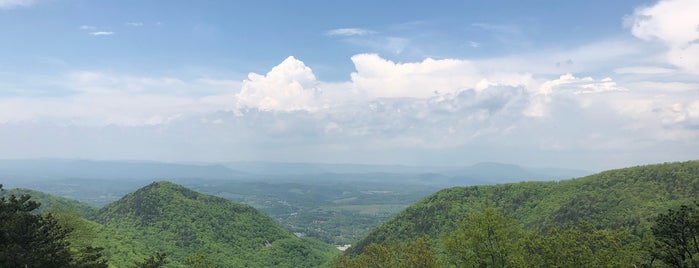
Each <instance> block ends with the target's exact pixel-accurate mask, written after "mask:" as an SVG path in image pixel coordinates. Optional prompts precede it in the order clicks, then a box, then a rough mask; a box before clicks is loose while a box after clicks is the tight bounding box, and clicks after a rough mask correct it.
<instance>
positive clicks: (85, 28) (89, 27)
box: [79, 25, 97, 30]
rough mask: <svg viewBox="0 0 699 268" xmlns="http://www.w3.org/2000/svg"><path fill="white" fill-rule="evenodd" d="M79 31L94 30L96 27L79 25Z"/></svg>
mask: <svg viewBox="0 0 699 268" xmlns="http://www.w3.org/2000/svg"><path fill="white" fill-rule="evenodd" d="M79 28H80V30H96V29H97V27H95V26H92V25H80V27H79Z"/></svg>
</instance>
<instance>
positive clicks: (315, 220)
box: [192, 175, 438, 245]
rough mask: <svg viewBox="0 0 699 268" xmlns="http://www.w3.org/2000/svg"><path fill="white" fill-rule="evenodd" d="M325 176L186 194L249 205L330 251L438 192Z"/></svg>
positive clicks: (210, 186)
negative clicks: (328, 245)
mask: <svg viewBox="0 0 699 268" xmlns="http://www.w3.org/2000/svg"><path fill="white" fill-rule="evenodd" d="M315 176H319V175H315ZM327 176H329V178H327V179H323V178H314V177H312V176H310V177H308V178H304V179H296V180H295V181H289V180H290V179H289V178H286V177H284V178H271V179H266V180H259V181H254V182H252V181H251V182H242V181H207V182H198V183H197V184H196V185H195V186H192V188H193V189H195V190H197V191H199V192H203V193H208V194H212V195H215V196H220V197H223V198H226V199H229V200H232V201H234V202H240V203H245V204H249V205H251V206H253V207H254V208H256V209H258V210H260V211H262V212H264V213H265V214H267V215H269V216H271V217H272V218H273V219H275V220H276V221H277V222H278V223H280V224H281V225H282V226H283V227H285V228H286V229H288V230H291V231H292V232H294V233H298V234H302V235H304V236H306V237H312V238H315V239H318V240H321V241H323V242H325V243H328V244H331V245H345V244H351V243H353V242H355V241H357V240H359V239H360V238H361V237H363V236H364V235H366V234H367V232H369V230H371V229H373V228H374V227H376V226H378V225H379V224H381V223H382V222H384V221H386V220H388V219H389V218H390V217H391V216H393V215H395V214H397V213H399V212H400V211H401V210H403V209H405V208H406V207H408V206H409V205H411V204H413V203H415V202H417V201H418V200H420V199H421V198H423V197H425V196H427V195H429V194H431V193H434V192H435V191H437V190H438V188H436V187H434V186H427V185H424V184H416V183H414V182H405V180H403V179H397V178H391V177H389V178H387V179H385V180H379V181H374V179H375V177H373V176H369V175H353V176H349V175H348V177H342V176H340V175H327ZM332 176H336V177H332ZM363 176H364V177H363ZM374 176H381V175H374ZM383 176H390V175H383ZM355 180H358V181H361V182H356V181H355ZM377 180H378V179H377Z"/></svg>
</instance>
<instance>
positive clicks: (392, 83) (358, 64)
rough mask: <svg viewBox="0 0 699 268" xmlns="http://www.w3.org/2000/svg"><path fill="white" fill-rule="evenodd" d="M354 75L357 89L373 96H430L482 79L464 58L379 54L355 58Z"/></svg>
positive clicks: (453, 91) (459, 88) (451, 90)
mask: <svg viewBox="0 0 699 268" xmlns="http://www.w3.org/2000/svg"><path fill="white" fill-rule="evenodd" d="M352 62H353V63H354V66H355V68H356V72H354V73H352V74H351V77H352V84H353V87H355V89H356V90H358V91H361V92H364V93H366V95H368V96H369V97H370V98H402V97H407V98H429V97H432V96H435V95H439V94H445V93H456V92H458V91H459V90H461V89H465V88H469V87H473V86H475V85H476V83H478V81H479V80H480V79H479V78H480V75H479V74H478V71H477V70H476V68H475V66H474V65H473V64H472V63H471V62H469V61H465V60H451V59H448V60H434V59H430V58H428V59H425V60H424V61H422V62H417V63H395V62H392V61H389V60H386V59H383V58H381V57H379V56H378V55H376V54H359V55H355V56H353V57H352Z"/></svg>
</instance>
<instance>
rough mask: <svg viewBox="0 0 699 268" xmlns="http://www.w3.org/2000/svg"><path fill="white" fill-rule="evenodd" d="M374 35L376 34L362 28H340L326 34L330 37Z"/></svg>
mask: <svg viewBox="0 0 699 268" xmlns="http://www.w3.org/2000/svg"><path fill="white" fill-rule="evenodd" d="M374 33H376V32H374V31H372V30H367V29H362V28H339V29H333V30H330V31H327V32H326V33H325V34H327V35H328V36H361V35H368V34H374Z"/></svg>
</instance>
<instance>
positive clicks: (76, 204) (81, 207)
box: [0, 188, 98, 219]
mask: <svg viewBox="0 0 699 268" xmlns="http://www.w3.org/2000/svg"><path fill="white" fill-rule="evenodd" d="M10 195H15V196H21V195H30V196H31V200H33V201H36V202H39V203H40V204H41V206H40V207H39V208H38V209H37V210H36V211H35V212H37V213H44V212H47V211H51V210H66V209H67V210H75V211H77V212H78V213H80V215H81V216H83V217H85V218H88V219H90V218H93V217H95V215H97V210H98V208H97V207H94V206H92V205H90V204H87V203H83V202H80V201H76V200H73V199H70V198H65V197H60V196H55V195H51V194H47V193H44V192H39V191H35V190H30V189H24V188H15V189H8V190H5V191H0V197H2V196H10Z"/></svg>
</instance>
